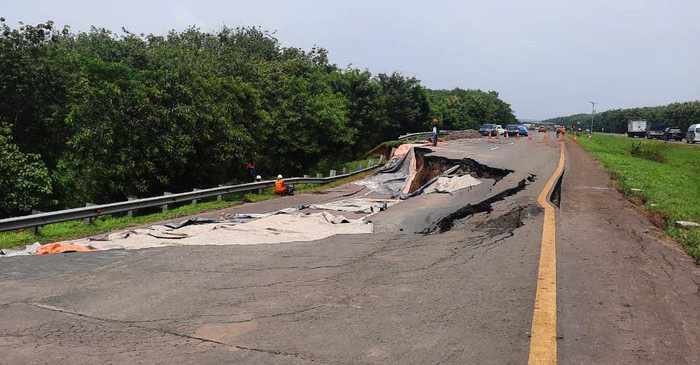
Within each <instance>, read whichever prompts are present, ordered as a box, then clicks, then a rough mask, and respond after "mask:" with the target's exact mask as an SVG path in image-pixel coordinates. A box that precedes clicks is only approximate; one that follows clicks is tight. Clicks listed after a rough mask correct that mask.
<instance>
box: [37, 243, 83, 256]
mask: <svg viewBox="0 0 700 365" xmlns="http://www.w3.org/2000/svg"><path fill="white" fill-rule="evenodd" d="M95 250H96V248H95V247H92V246H90V245H76V244H73V243H71V242H56V243H48V244H45V245H41V246H39V248H38V249H37V250H36V254H37V255H49V254H54V253H66V252H88V251H95Z"/></svg>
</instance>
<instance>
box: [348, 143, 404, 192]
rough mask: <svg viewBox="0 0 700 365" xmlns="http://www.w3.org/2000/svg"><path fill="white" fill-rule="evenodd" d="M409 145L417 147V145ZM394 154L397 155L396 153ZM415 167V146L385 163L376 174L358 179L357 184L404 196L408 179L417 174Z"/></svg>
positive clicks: (376, 190) (373, 189)
mask: <svg viewBox="0 0 700 365" xmlns="http://www.w3.org/2000/svg"><path fill="white" fill-rule="evenodd" d="M402 146H406V145H401V147H402ZM408 146H414V147H415V145H408ZM394 155H396V153H395V154H394ZM415 168H416V153H415V148H413V147H411V148H410V149H409V150H408V152H406V153H405V154H403V155H401V157H397V158H392V159H391V160H389V162H387V164H386V165H384V168H383V169H382V170H380V171H378V172H377V173H376V174H374V175H372V176H370V177H368V178H366V179H364V180H360V181H356V182H355V184H357V185H362V186H365V187H366V188H367V189H369V190H372V191H374V192H377V193H380V194H386V195H391V196H392V197H395V198H396V197H398V198H402V193H403V191H404V189H405V188H406V181H407V180H408V178H409V177H410V176H411V175H412V174H413V175H415ZM404 197H405V196H404Z"/></svg>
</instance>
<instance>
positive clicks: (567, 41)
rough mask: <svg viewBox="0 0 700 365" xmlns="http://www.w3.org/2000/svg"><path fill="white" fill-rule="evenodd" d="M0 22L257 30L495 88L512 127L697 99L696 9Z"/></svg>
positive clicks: (205, 4)
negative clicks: (509, 110)
mask: <svg viewBox="0 0 700 365" xmlns="http://www.w3.org/2000/svg"><path fill="white" fill-rule="evenodd" d="M0 16H4V17H5V18H6V19H7V22H8V23H9V24H10V25H13V26H16V25H17V22H18V21H24V22H25V23H38V22H43V21H45V20H48V19H51V20H53V21H54V22H56V24H57V25H59V26H62V25H65V24H69V25H70V26H71V27H72V29H73V30H88V29H89V28H90V26H91V25H95V26H100V27H105V28H109V29H112V30H119V29H120V28H121V27H122V26H123V27H125V28H127V29H128V30H130V31H131V32H134V33H159V34H162V33H165V32H167V31H168V30H170V29H183V28H185V27H187V26H189V25H193V24H195V25H197V26H198V27H200V28H202V29H203V30H218V29H220V28H221V27H222V26H223V25H227V26H229V27H235V26H240V25H251V26H252V25H256V26H261V27H263V28H265V29H267V30H274V31H277V34H276V36H277V37H278V38H279V39H280V41H281V42H282V43H283V45H285V46H294V47H301V48H305V49H309V48H311V47H312V46H314V45H318V46H321V47H324V48H326V49H328V51H329V53H330V57H331V61H332V62H334V63H336V64H338V65H339V66H346V65H348V64H352V65H353V66H355V67H359V68H368V69H370V70H371V71H372V72H373V73H375V74H376V73H378V72H391V71H394V70H398V71H401V72H402V73H403V74H404V75H408V76H416V77H417V78H419V79H420V80H422V81H423V83H424V84H425V85H426V86H428V87H431V88H453V87H461V88H479V89H484V90H496V91H498V92H499V93H500V94H501V97H502V98H503V99H504V100H505V101H506V102H508V103H510V104H511V105H512V106H513V109H514V111H515V113H516V114H517V116H518V117H519V118H536V119H541V118H548V117H554V116H560V115H568V114H573V113H588V112H590V104H589V101H596V102H598V103H599V105H600V106H599V107H598V109H599V110H600V111H602V110H606V109H615V108H625V107H635V106H652V105H662V104H667V103H670V102H674V101H689V100H698V99H700V20H699V19H700V0H666V1H649V0H578V1H566V0H556V1H555V0H541V1H525V0H522V1H521V0H491V1H484V0H479V1H464V0H461V1H440V0H433V1H417V0H404V1H382V0H374V1H364V0H353V1H331V0H325V1H322V0H319V1H315V0H296V1H292V0H286V1H283V0H264V1H251V0H248V1H235V0H232V1H210V0H198V1H177V0H174V1H162V0H158V1H145V0H118V1H113V0H112V1H95V0H93V1H26V0H25V1H6V2H5V3H4V4H3V5H2V7H0Z"/></svg>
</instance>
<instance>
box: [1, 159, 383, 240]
mask: <svg viewBox="0 0 700 365" xmlns="http://www.w3.org/2000/svg"><path fill="white" fill-rule="evenodd" d="M381 163H382V159H379V162H377V163H376V164H375V163H374V160H373V159H370V160H369V161H368V167H366V168H363V169H359V170H357V171H355V172H351V173H347V174H341V175H334V171H333V170H331V175H332V176H328V177H292V178H288V179H284V181H285V182H287V183H289V184H300V183H302V184H325V183H329V182H332V181H334V180H338V179H343V178H346V177H349V176H352V175H356V174H359V173H362V172H365V171H369V170H372V169H374V168H376V167H377V166H379V165H381ZM274 185H275V181H274V180H267V181H260V182H253V183H246V184H239V185H230V186H220V187H216V188H209V189H202V190H195V191H190V192H185V193H176V194H168V195H163V196H155V197H150V198H143V199H134V200H128V201H122V202H117V203H108V204H100V205H91V206H87V207H80V208H73V209H65V210H57V211H53V212H44V213H37V214H32V215H25V216H20V217H12V218H5V219H0V232H2V231H11V230H15V229H20V228H34V227H40V226H43V225H46V224H52V223H60V222H66V221H72V220H79V219H89V218H94V217H99V216H101V215H105V214H114V213H123V212H130V211H134V210H138V209H143V208H151V207H158V206H167V205H168V204H173V203H181V202H186V201H196V200H199V199H205V198H211V197H220V196H223V195H224V194H230V193H240V192H245V191H253V190H258V189H262V188H267V187H270V186H274Z"/></svg>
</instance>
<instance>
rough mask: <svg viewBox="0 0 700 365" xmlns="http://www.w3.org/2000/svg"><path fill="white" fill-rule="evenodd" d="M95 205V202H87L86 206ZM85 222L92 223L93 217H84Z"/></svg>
mask: <svg viewBox="0 0 700 365" xmlns="http://www.w3.org/2000/svg"><path fill="white" fill-rule="evenodd" d="M93 205H95V204H92V203H85V206H86V207H91V206H93ZM83 222H85V224H90V223H92V218H89V217H88V218H85V219H83Z"/></svg>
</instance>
